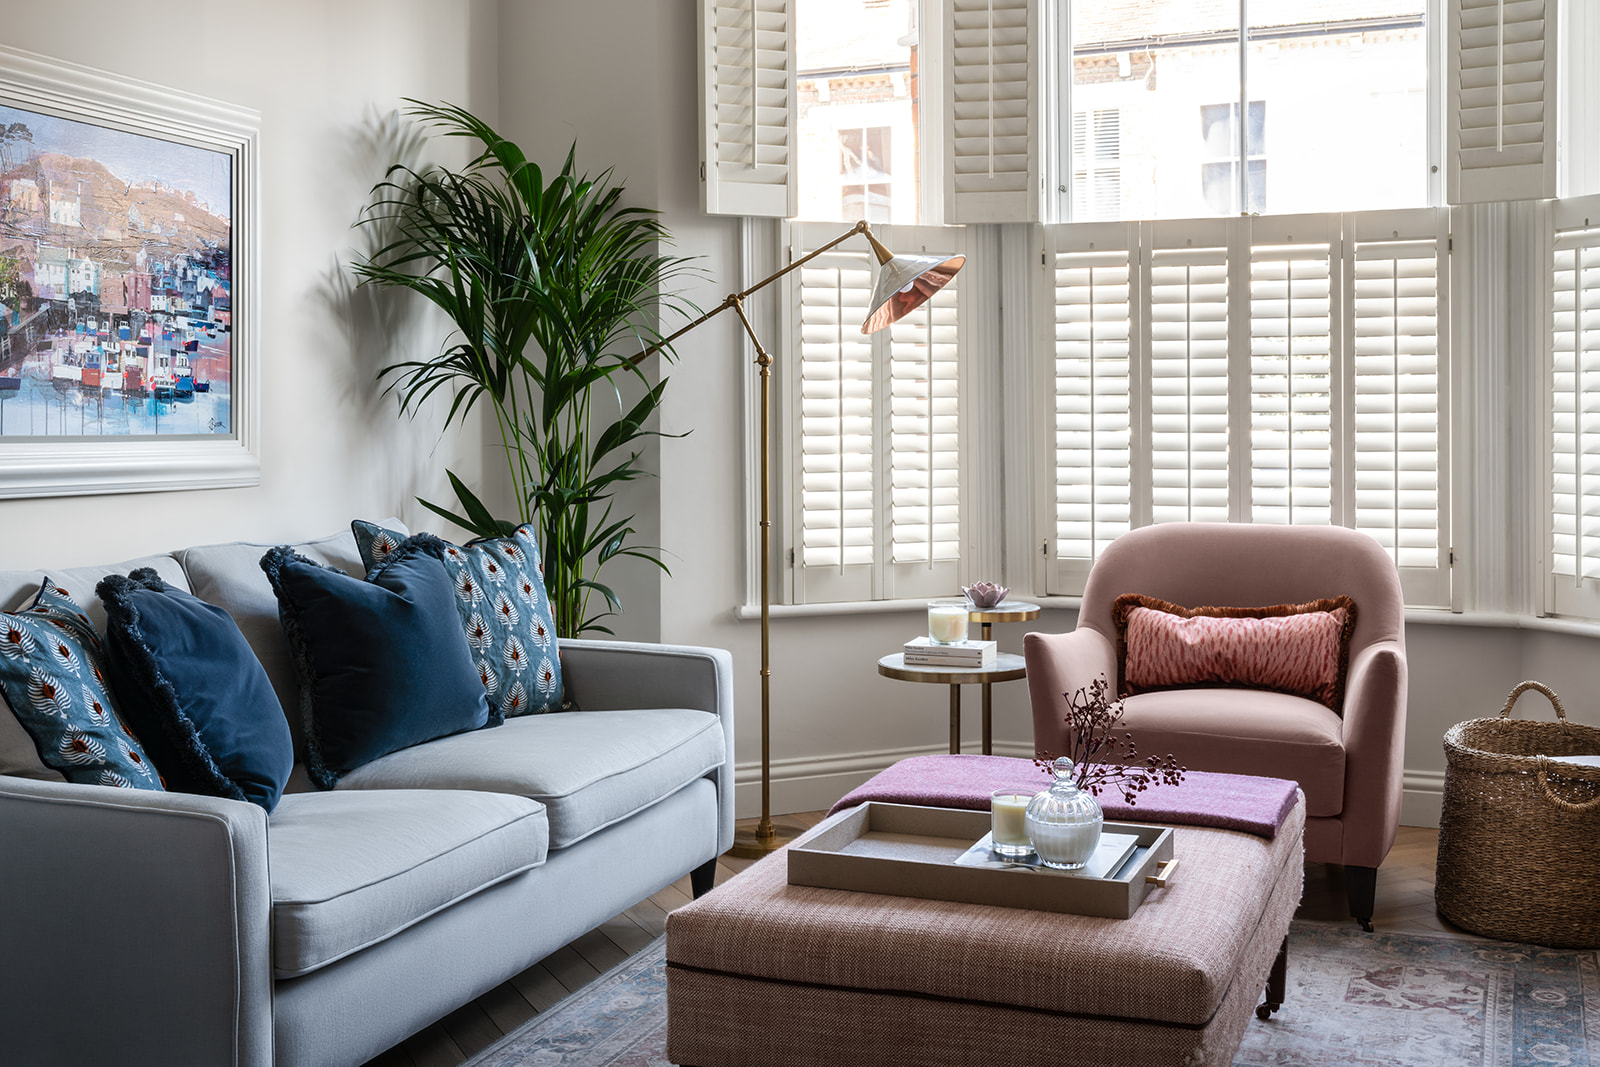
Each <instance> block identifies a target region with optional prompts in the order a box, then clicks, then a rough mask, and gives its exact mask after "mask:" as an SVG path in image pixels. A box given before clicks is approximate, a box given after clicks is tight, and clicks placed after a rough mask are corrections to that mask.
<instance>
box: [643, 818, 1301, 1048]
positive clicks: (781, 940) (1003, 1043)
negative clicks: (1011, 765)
mask: <svg viewBox="0 0 1600 1067" xmlns="http://www.w3.org/2000/svg"><path fill="white" fill-rule="evenodd" d="M1304 827H1305V801H1304V798H1300V799H1298V800H1297V802H1296V804H1295V806H1294V808H1293V810H1291V811H1290V812H1289V815H1288V817H1287V818H1286V819H1285V820H1284V822H1283V825H1282V826H1281V827H1280V828H1279V830H1278V832H1277V834H1276V836H1275V837H1272V838H1265V837H1260V836H1256V835H1254V834H1248V833H1243V832H1239V831H1235V830H1213V829H1199V828H1194V827H1178V828H1176V829H1175V830H1174V835H1175V840H1174V849H1175V852H1174V855H1175V856H1176V858H1177V859H1178V860H1179V866H1178V869H1177V872H1176V874H1175V876H1174V877H1173V879H1172V881H1171V883H1170V884H1169V885H1168V886H1167V887H1166V888H1164V889H1154V890H1152V892H1151V893H1150V895H1149V896H1148V897H1146V898H1145V902H1144V904H1143V905H1142V906H1141V907H1140V908H1139V909H1138V911H1137V912H1135V913H1134V915H1133V917H1132V918H1130V919H1095V918H1087V917H1083V916H1077V915H1062V914H1056V913H1053V912H1042V911H1027V910H1021V909H1014V908H998V907H985V906H981V905H972V904H956V903H950V902H946V901H937V900H919V899H916V898H912V897H898V896H884V895H879V894H872V893H851V892H845V891H842V890H836V889H817V888H811V887H807V886H791V885H789V884H788V881H787V860H788V857H787V855H786V853H785V852H784V851H779V852H777V853H774V854H773V855H772V856H770V857H768V858H767V859H765V860H763V861H761V862H760V863H758V864H756V865H755V866H753V867H751V868H750V869H749V870H747V871H745V872H743V873H742V874H740V875H738V876H737V877H735V878H732V879H730V880H729V881H728V882H727V883H725V884H724V885H722V886H720V887H718V888H717V889H715V890H713V891H712V892H711V893H709V894H707V895H706V896H704V897H701V898H700V899H699V900H697V901H695V902H694V903H692V904H688V905H685V906H684V907H682V908H679V909H678V910H677V911H675V912H673V913H672V914H671V915H670V916H669V917H668V919H667V1018H668V1023H667V1055H668V1058H669V1059H671V1060H672V1062H673V1063H675V1064H682V1065H689V1067H733V1065H745V1064H753V1065H761V1064H772V1065H778V1064H781V1065H785V1067H804V1065H816V1067H846V1065H861V1064H884V1065H896V1067H898V1065H906V1064H917V1065H946V1064H948V1065H967V1067H979V1065H992V1064H1006V1065H1017V1067H1026V1065H1034V1064H1037V1065H1039V1067H1060V1065H1061V1064H1063V1063H1071V1064H1076V1065H1083V1067H1092V1065H1117V1067H1122V1065H1127V1067H1133V1065H1139V1067H1144V1065H1161V1064H1171V1065H1180V1064H1182V1065H1196V1067H1198V1065H1226V1064H1228V1063H1230V1062H1231V1060H1232V1057H1233V1055H1234V1053H1235V1052H1236V1051H1237V1050H1238V1047H1239V1043H1240V1041H1241V1040H1242V1039H1243V1036H1244V1030H1245V1026H1246V1024H1247V1023H1248V1022H1249V1018H1250V1014H1251V1011H1252V1009H1253V1008H1255V1006H1256V1004H1257V1003H1258V1002H1259V1001H1260V1000H1261V996H1262V989H1263V987H1264V986H1265V984H1266V982H1267V978H1268V974H1269V972H1270V971H1272V970H1273V965H1274V962H1275V960H1278V959H1279V950H1280V947H1281V946H1282V945H1283V944H1284V938H1285V937H1286V936H1287V934H1288V932H1289V921H1290V919H1291V918H1292V917H1293V915H1294V910H1295V907H1296V906H1297V905H1298V903H1299V901H1300V889H1301V881H1302V877H1303V861H1302V852H1303V850H1302V844H1301V837H1302V833H1303V831H1304ZM1281 974H1282V972H1281V966H1280V969H1279V971H1278V974H1277V976H1276V977H1277V979H1278V980H1279V981H1281ZM1278 997H1281V993H1277V994H1276V995H1275V997H1274V999H1277V998H1278Z"/></svg>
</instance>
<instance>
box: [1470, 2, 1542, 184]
mask: <svg viewBox="0 0 1600 1067" xmlns="http://www.w3.org/2000/svg"><path fill="white" fill-rule="evenodd" d="M1449 6H1450V23H1449V31H1448V33H1449V36H1448V41H1449V47H1448V50H1449V53H1450V75H1449V81H1448V86H1447V91H1448V94H1449V97H1448V99H1449V104H1448V111H1447V113H1448V115H1449V122H1448V123H1447V127H1448V131H1447V136H1448V140H1447V145H1446V158H1447V160H1448V167H1447V171H1446V182H1447V193H1446V197H1447V199H1448V201H1449V202H1450V203H1452V204H1473V203H1483V202H1486V201H1492V200H1532V199H1540V198H1546V197H1553V196H1555V195H1556V113H1555V106H1556V105H1555V101H1556V21H1557V19H1556V0H1450V2H1449Z"/></svg>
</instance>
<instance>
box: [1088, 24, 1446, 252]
mask: <svg viewBox="0 0 1600 1067" xmlns="http://www.w3.org/2000/svg"><path fill="white" fill-rule="evenodd" d="M1243 7H1244V14H1243V18H1242V19H1241V8H1240V5H1236V4H1173V3H1170V2H1167V0H1072V5H1071V20H1070V34H1071V40H1072V57H1071V64H1072V80H1071V89H1070V99H1071V107H1072V112H1073V138H1072V145H1071V146H1070V151H1071V152H1072V159H1071V168H1070V169H1071V172H1072V173H1073V175H1074V178H1075V179H1076V180H1079V181H1083V180H1087V181H1088V183H1089V186H1090V188H1089V190H1088V191H1087V192H1079V191H1077V190H1075V191H1074V195H1073V205H1072V206H1073V216H1072V217H1073V220H1074V221H1079V222H1084V221H1101V220H1114V219H1178V218H1201V217H1208V216H1212V217H1214V216H1219V215H1238V214H1240V213H1241V212H1256V213H1260V214H1268V213H1270V214H1274V215H1285V214H1299V213H1306V212H1335V211H1369V210H1375V209H1383V208H1396V207H1420V206H1423V205H1425V204H1426V203H1427V202H1428V163H1429V159H1428V129H1427V115H1428V77H1429V71H1428V49H1427V41H1428V35H1427V25H1426V20H1425V13H1426V7H1425V4H1424V3H1422V2H1421V0H1364V2H1361V3H1350V2H1348V0H1273V2H1270V3H1268V2H1264V0H1254V2H1247V3H1246V4H1245V5H1243ZM1241 56H1242V58H1243V62H1242V63H1241ZM1197 104H1199V114H1198V115H1196V105H1197ZM1241 108H1243V110H1244V114H1245V116H1246V120H1247V123H1246V125H1247V129H1246V131H1245V133H1246V135H1247V136H1246V138H1245V144H1243V145H1241V144H1240V138H1239V127H1238V119H1239V114H1240V111H1241ZM1104 113H1114V114H1116V115H1117V117H1118V131H1119V142H1118V143H1119V156H1118V158H1119V164H1120V165H1119V180H1120V196H1119V198H1118V199H1117V200H1113V199H1112V198H1111V197H1109V196H1106V195H1102V193H1101V187H1100V179H1099V178H1098V177H1097V176H1096V166H1097V159H1096V157H1095V155H1094V153H1095V152H1096V151H1097V149H1098V146H1097V144H1096V141H1095V139H1094V138H1092V137H1081V138H1080V137H1079V136H1078V135H1077V131H1078V128H1079V123H1080V121H1081V118H1082V116H1086V115H1099V114H1104ZM1268 115H1270V116H1271V117H1272V121H1271V127H1270V131H1269V128H1268V126H1267V122H1266V118H1267V116H1268ZM1269 132H1270V135H1271V136H1270V142H1269V140H1268V133H1269ZM1269 148H1270V151H1271V158H1272V183H1271V186H1270V188H1269V187H1268V185H1267V183H1266V153H1267V151H1268V149H1269ZM1063 169H1066V168H1063ZM1241 173H1245V174H1247V175H1248V176H1249V180H1248V183H1247V187H1246V189H1245V190H1244V191H1243V194H1244V195H1243V196H1241V189H1240V183H1239V175H1240V174H1241ZM1119 201H1120V202H1119Z"/></svg>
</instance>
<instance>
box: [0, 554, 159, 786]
mask: <svg viewBox="0 0 1600 1067" xmlns="http://www.w3.org/2000/svg"><path fill="white" fill-rule="evenodd" d="M0 691H3V692H4V693H5V697H6V703H7V704H9V705H10V706H11V712H12V714H13V715H15V716H16V717H17V721H18V722H20V723H21V724H22V728H23V729H24V730H26V731H27V732H28V736H30V737H32V738H33V743H34V744H35V745H36V746H37V747H38V749H39V758H40V759H41V760H43V761H44V764H45V766H47V767H53V768H55V769H56V770H58V771H60V772H61V774H62V777H64V778H66V780H67V781H69V782H77V783H78V784H80V785H113V786H119V787H121V788H124V789H157V790H159V789H160V788H161V780H160V778H159V777H157V774H156V769H155V767H153V766H152V765H151V761H150V757H149V755H148V754H146V752H145V749H144V746H143V745H141V744H140V743H139V739H138V738H137V737H135V736H134V733H133V731H132V730H130V729H128V726H127V724H126V723H124V722H123V721H122V718H121V716H120V715H118V714H117V709H116V707H115V706H114V705H113V703H112V697H111V694H110V692H109V691H108V689H107V685H106V667H105V654H104V651H103V650H102V648H101V646H100V635H98V634H96V633H95V632H94V626H93V625H91V624H90V622H89V617H88V616H87V615H85V614H84V613H83V612H82V611H81V610H80V609H79V608H78V605H77V604H75V603H73V602H72V598H71V597H69V596H67V594H65V593H63V592H62V591H61V590H59V589H57V588H56V587H55V585H54V584H52V583H51V581H50V579H48V578H46V579H45V581H44V585H43V586H41V587H40V589H39V595H38V596H37V597H35V598H34V601H33V604H32V605H31V606H30V607H28V608H27V610H25V611H19V612H0Z"/></svg>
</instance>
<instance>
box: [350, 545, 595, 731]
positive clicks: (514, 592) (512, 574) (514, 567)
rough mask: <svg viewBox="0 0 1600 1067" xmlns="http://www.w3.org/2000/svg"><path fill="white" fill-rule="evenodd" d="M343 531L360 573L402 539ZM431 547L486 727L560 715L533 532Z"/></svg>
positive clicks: (551, 626) (557, 666)
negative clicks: (451, 589)
mask: <svg viewBox="0 0 1600 1067" xmlns="http://www.w3.org/2000/svg"><path fill="white" fill-rule="evenodd" d="M350 529H351V530H352V531H353V532H354V533H355V535H356V548H357V549H359V550H360V552H361V562H362V565H363V566H365V567H366V568H367V570H368V571H371V570H372V568H374V567H376V566H379V565H381V564H382V563H383V560H384V559H385V558H386V557H387V556H388V555H389V554H390V553H391V552H393V551H395V550H396V549H397V548H398V547H399V546H400V544H401V543H402V542H403V541H404V540H405V537H404V536H403V535H401V534H398V533H396V532H395V531H393V530H385V529H384V528H383V527H381V526H377V525H374V524H373V523H370V522H362V521H361V520H360V519H357V520H356V521H355V522H353V523H351V524H350ZM438 544H439V546H440V547H439V551H440V556H439V558H440V560H441V561H442V562H443V563H444V566H445V570H446V571H448V572H449V573H450V578H451V581H452V583H453V584H454V586H455V591H456V610H457V611H458V612H459V614H460V615H461V626H462V629H464V630H465V631H466V635H467V645H468V647H470V648H471V649H472V659H473V662H474V663H475V664H476V665H477V669H478V678H479V680H480V681H482V682H483V688H484V691H485V692H486V694H487V695H488V698H489V715H490V721H491V722H496V723H498V722H503V721H505V720H506V719H507V718H510V717H515V716H517V715H529V714H534V713H538V712H546V711H558V710H560V708H561V706H562V698H563V693H562V685H561V657H560V655H559V652H558V649H557V645H556V627H555V620H554V619H553V618H552V617H551V614H550V598H549V597H548V596H546V595H545V590H544V577H543V571H544V566H543V564H542V563H541V561H540V557H539V542H538V540H537V539H535V537H534V534H533V527H532V526H528V525H523V526H519V527H517V529H516V532H515V533H513V534H512V535H511V536H510V537H489V538H480V539H478V540H476V541H469V542H468V543H467V544H465V545H460V546H458V545H452V544H449V543H448V542H443V541H441V542H439V543H438Z"/></svg>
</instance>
